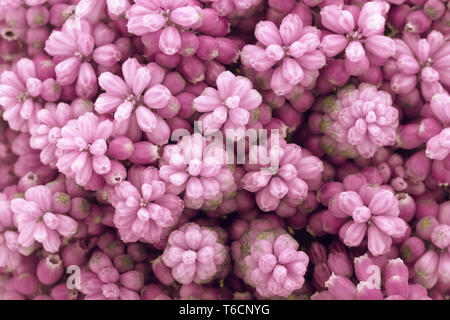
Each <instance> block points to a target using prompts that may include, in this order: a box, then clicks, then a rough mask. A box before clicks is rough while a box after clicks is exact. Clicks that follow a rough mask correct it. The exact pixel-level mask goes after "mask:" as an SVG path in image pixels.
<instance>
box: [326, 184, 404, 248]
mask: <svg viewBox="0 0 450 320" xmlns="http://www.w3.org/2000/svg"><path fill="white" fill-rule="evenodd" d="M331 202H332V203H331V206H330V207H329V211H330V213H331V214H332V215H333V216H335V217H336V218H340V219H348V218H349V217H350V220H349V221H348V222H347V223H345V224H344V225H343V226H342V227H341V228H340V230H339V238H340V239H341V240H342V241H343V242H344V244H345V245H347V246H349V247H357V246H359V245H361V243H362V241H363V240H364V238H365V236H366V233H367V243H368V244H367V246H368V249H369V252H370V253H372V254H373V255H382V254H384V253H386V252H388V251H389V250H390V248H391V244H392V238H400V237H402V236H404V235H405V234H406V232H407V228H408V225H407V224H406V222H405V221H404V220H403V219H401V218H399V217H398V216H399V213H400V211H399V206H398V200H397V198H396V197H395V195H394V193H393V192H392V191H391V190H389V189H386V188H380V187H378V188H372V187H369V185H365V186H362V187H361V188H360V189H359V192H355V191H345V192H341V193H339V194H336V195H335V196H334V197H333V198H332V200H331Z"/></svg>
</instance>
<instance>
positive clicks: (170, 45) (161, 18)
mask: <svg viewBox="0 0 450 320" xmlns="http://www.w3.org/2000/svg"><path fill="white" fill-rule="evenodd" d="M126 17H127V19H128V23H127V26H128V31H129V32H130V33H133V34H135V35H138V36H143V35H149V36H151V37H155V38H156V41H157V43H158V47H159V50H160V51H161V52H163V53H164V54H167V55H174V54H176V53H178V51H179V50H180V48H181V35H180V32H179V31H178V28H186V29H187V30H195V29H197V28H199V27H200V26H201V25H202V22H203V15H202V9H201V8H200V7H198V6H195V5H191V4H190V2H189V1H188V0H181V1H174V0H169V1H157V0H150V1H137V3H136V4H134V5H132V6H131V8H130V9H129V10H128V11H127V14H126Z"/></svg>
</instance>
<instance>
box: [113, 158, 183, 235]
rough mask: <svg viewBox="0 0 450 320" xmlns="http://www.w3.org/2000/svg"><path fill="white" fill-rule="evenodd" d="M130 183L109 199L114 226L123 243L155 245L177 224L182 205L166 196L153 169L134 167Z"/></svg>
mask: <svg viewBox="0 0 450 320" xmlns="http://www.w3.org/2000/svg"><path fill="white" fill-rule="evenodd" d="M129 179H130V181H123V182H121V183H120V184H119V185H118V186H116V187H115V191H114V193H113V195H112V196H111V203H112V205H113V206H114V208H115V215H114V225H115V226H116V227H117V228H118V230H119V233H120V236H121V239H122V241H124V242H136V241H139V240H141V241H145V242H149V243H155V242H158V241H160V240H161V239H162V238H163V237H166V236H167V235H168V232H169V231H170V228H172V227H174V226H175V225H176V224H177V222H178V219H179V217H180V216H181V212H182V211H183V208H184V205H183V201H182V200H181V199H180V198H178V197H177V196H176V195H174V194H172V193H169V192H166V188H165V183H164V182H163V181H161V180H160V179H159V175H158V170H157V169H156V168H153V167H147V168H145V167H140V166H138V167H133V168H131V169H130V171H129Z"/></svg>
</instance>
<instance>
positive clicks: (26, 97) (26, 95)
mask: <svg viewBox="0 0 450 320" xmlns="http://www.w3.org/2000/svg"><path fill="white" fill-rule="evenodd" d="M16 69H17V71H16V72H13V71H3V72H2V74H1V78H0V105H1V106H2V107H3V108H4V109H5V111H4V112H3V119H5V120H6V121H8V124H9V126H10V127H11V129H13V130H16V131H22V132H28V131H29V127H30V126H31V125H33V124H34V123H35V121H36V113H37V112H38V110H39V109H40V108H41V104H40V103H39V102H38V100H37V99H36V98H38V97H39V96H40V95H41V93H42V91H43V83H42V81H41V80H40V79H38V78H37V75H36V67H35V64H34V62H33V61H32V60H30V59H27V58H22V59H20V60H19V61H18V62H17V64H16Z"/></svg>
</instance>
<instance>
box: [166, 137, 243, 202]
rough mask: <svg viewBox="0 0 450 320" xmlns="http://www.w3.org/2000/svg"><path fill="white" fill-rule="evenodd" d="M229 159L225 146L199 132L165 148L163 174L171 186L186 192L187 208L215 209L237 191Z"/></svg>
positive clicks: (176, 192)
mask: <svg viewBox="0 0 450 320" xmlns="http://www.w3.org/2000/svg"><path fill="white" fill-rule="evenodd" d="M226 159H227V156H226V153H225V149H224V147H223V146H220V145H216V144H215V143H209V144H208V143H207V141H206V139H205V138H204V137H202V136H201V135H200V134H198V133H195V134H193V135H191V136H185V137H183V138H182V139H181V140H180V141H179V142H178V144H177V145H167V146H166V147H165V148H164V152H163V157H162V159H161V164H160V172H159V175H160V177H161V179H162V180H164V181H165V182H166V183H167V186H166V188H167V190H170V192H173V193H175V194H181V193H183V192H184V198H183V199H184V204H185V206H186V207H187V208H190V209H200V208H203V210H214V209H215V208H217V207H218V206H219V205H220V204H221V203H222V201H224V200H225V199H227V198H230V197H232V196H233V195H234V192H235V191H236V185H235V183H234V177H233V174H232V172H231V170H230V168H228V167H227V166H226V164H227V162H226Z"/></svg>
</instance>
